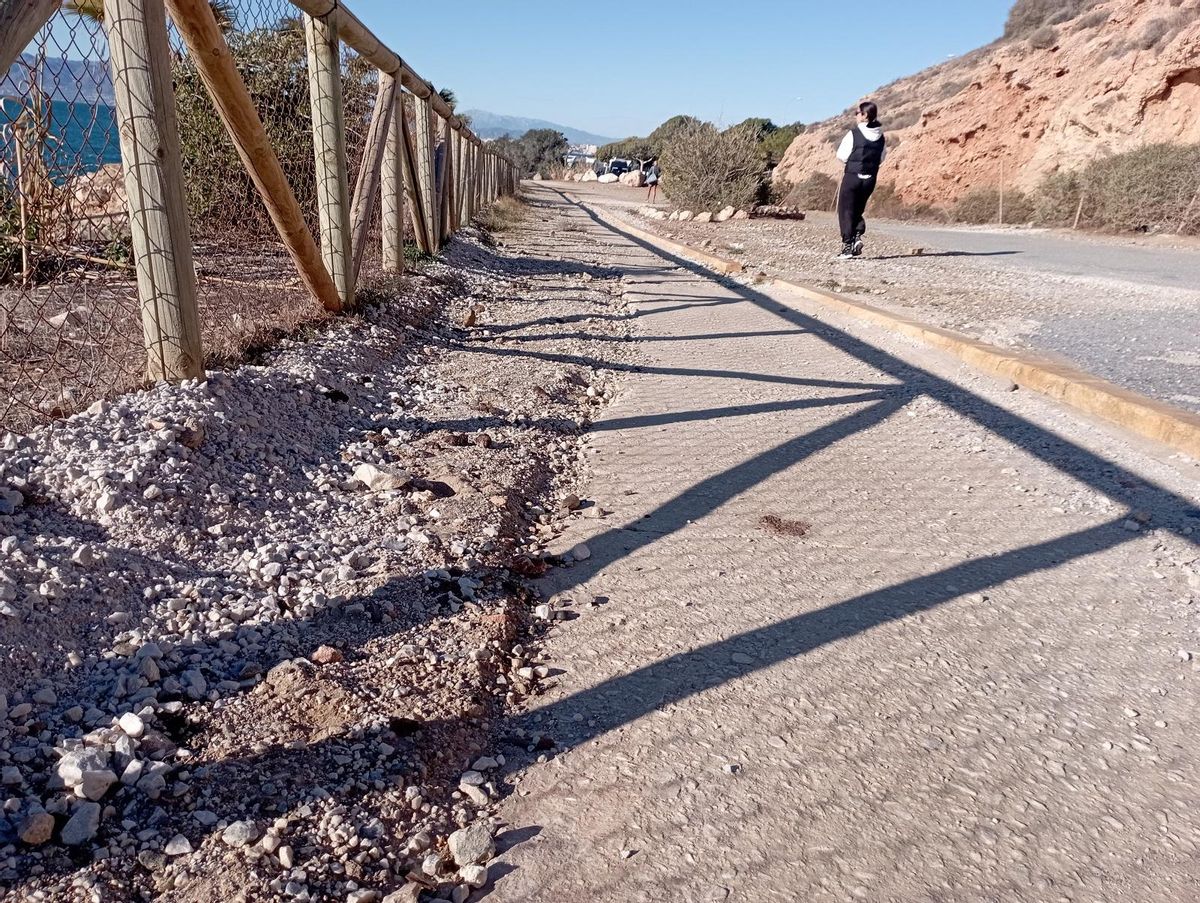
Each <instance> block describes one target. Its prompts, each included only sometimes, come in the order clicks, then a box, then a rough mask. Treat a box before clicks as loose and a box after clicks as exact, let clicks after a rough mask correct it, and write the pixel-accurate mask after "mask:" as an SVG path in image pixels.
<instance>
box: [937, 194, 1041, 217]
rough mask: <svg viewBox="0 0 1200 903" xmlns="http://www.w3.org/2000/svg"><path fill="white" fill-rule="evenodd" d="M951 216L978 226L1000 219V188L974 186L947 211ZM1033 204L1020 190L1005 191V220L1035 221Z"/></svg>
mask: <svg viewBox="0 0 1200 903" xmlns="http://www.w3.org/2000/svg"><path fill="white" fill-rule="evenodd" d="M947 212H948V214H949V216H950V218H951V219H953V220H954V221H956V222H960V223H971V224H973V225H977V226H983V225H987V224H988V223H997V222H999V221H1000V190H999V189H998V188H994V187H987V188H973V189H971V191H968V192H967V193H966V194H964V195H963V196H962V197H960V198H959V199H958V200H957V201H955V202H954V205H953V206H952V207H950V209H949V210H948V211H947ZM1033 214H1034V209H1033V204H1032V202H1031V201H1030V200H1029V198H1027V197H1026V196H1025V195H1024V194H1023V193H1022V192H1020V191H1006V192H1005V193H1004V222H1005V223H1028V222H1032V221H1033Z"/></svg>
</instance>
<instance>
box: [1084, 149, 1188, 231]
mask: <svg viewBox="0 0 1200 903" xmlns="http://www.w3.org/2000/svg"><path fill="white" fill-rule="evenodd" d="M1079 180H1080V182H1081V183H1082V186H1083V191H1084V193H1085V196H1086V199H1085V201H1084V217H1085V219H1084V221H1085V222H1086V223H1087V224H1088V225H1090V226H1096V227H1099V228H1104V229H1134V230H1139V231H1151V232H1159V231H1168V232H1173V231H1175V230H1177V229H1179V227H1180V225H1181V224H1182V225H1183V231H1185V232H1189V233H1196V232H1200V203H1194V199H1195V197H1196V192H1197V189H1200V144H1150V145H1147V146H1145V147H1142V148H1139V149H1137V150H1134V151H1129V152H1127V153H1124V154H1115V155H1114V156H1112V157H1109V158H1107V159H1105V160H1098V161H1096V162H1094V163H1092V164H1090V165H1089V166H1087V167H1086V168H1085V169H1084V170H1083V171H1082V172H1081V173H1080V174H1079ZM1189 207H1190V210H1189ZM1185 220H1186V222H1185Z"/></svg>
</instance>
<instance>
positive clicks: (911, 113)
mask: <svg viewBox="0 0 1200 903" xmlns="http://www.w3.org/2000/svg"><path fill="white" fill-rule="evenodd" d="M955 93H957V92H955ZM924 115H925V113H924V111H923V110H922V109H921V108H920V107H915V106H914V107H902V108H901V109H899V110H896V111H894V112H892V113H885V112H881V113H880V114H879V118H880V119H881V120H883V124H884V126H885V127H886V128H889V129H896V130H899V129H906V128H909V127H910V126H914V125H916V124H917V123H919V122H920V121H921V117H922V116H924Z"/></svg>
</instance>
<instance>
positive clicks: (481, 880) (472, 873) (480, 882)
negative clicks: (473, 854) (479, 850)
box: [458, 865, 488, 888]
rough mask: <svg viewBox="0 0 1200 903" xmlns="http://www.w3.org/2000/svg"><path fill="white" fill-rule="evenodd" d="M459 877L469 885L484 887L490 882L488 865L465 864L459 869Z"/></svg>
mask: <svg viewBox="0 0 1200 903" xmlns="http://www.w3.org/2000/svg"><path fill="white" fill-rule="evenodd" d="M458 877H459V878H461V879H462V882H463V884H465V885H467V886H468V887H476V888H479V887H483V886H484V885H485V884H487V882H488V869H487V866H486V865H464V866H463V867H462V868H461V869H459V870H458Z"/></svg>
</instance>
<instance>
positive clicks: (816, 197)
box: [784, 172, 838, 210]
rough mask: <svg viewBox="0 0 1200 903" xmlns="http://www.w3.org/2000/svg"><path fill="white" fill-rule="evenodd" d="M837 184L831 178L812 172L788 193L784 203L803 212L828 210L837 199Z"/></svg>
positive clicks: (821, 173)
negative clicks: (803, 210) (799, 208)
mask: <svg viewBox="0 0 1200 903" xmlns="http://www.w3.org/2000/svg"><path fill="white" fill-rule="evenodd" d="M837 190H838V183H837V180H836V179H834V178H833V177H832V176H827V175H825V173H823V172H814V173H813V174H812V175H810V176H809V177H808V178H807V179H805V180H804V181H803V182H800V183H798V184H797V185H796V186H795V187H793V188H792V190H791V191H790V192H789V193H788V195H787V197H786V198H785V199H784V203H785V204H787V205H788V206H793V207H801V208H803V209H805V210H830V209H832V208H833V205H834V200H835V198H836V197H837Z"/></svg>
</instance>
